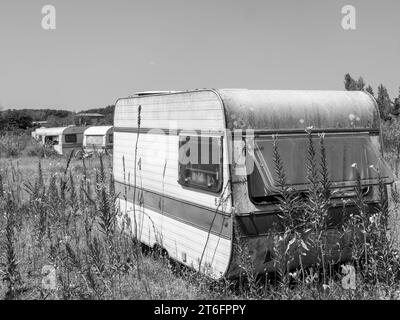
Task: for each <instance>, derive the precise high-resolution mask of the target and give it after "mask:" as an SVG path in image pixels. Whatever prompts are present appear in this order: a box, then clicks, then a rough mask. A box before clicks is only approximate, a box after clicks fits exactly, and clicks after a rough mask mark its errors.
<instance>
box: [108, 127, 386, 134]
mask: <svg viewBox="0 0 400 320" xmlns="http://www.w3.org/2000/svg"><path fill="white" fill-rule="evenodd" d="M247 130H251V131H252V133H251V134H250V133H249V132H247ZM247 130H244V129H243V130H242V129H234V130H232V131H231V133H230V134H232V135H233V134H237V133H238V132H240V133H241V134H242V135H243V136H246V135H247V134H249V135H255V136H258V135H270V134H277V133H279V134H305V133H306V130H305V129H262V130H260V129H247ZM150 131H152V134H162V135H179V134H180V133H181V132H196V133H202V134H204V135H207V134H215V135H224V133H225V132H224V131H223V130H202V129H197V130H196V129H193V130H189V129H165V128H133V127H115V128H114V132H127V133H149V132H150ZM228 132H229V131H228ZM311 132H312V133H368V134H372V135H374V134H375V135H378V134H379V133H380V130H379V129H375V128H334V129H332V128H326V129H322V128H315V129H312V130H311Z"/></svg>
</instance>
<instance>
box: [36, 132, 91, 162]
mask: <svg viewBox="0 0 400 320" xmlns="http://www.w3.org/2000/svg"><path fill="white" fill-rule="evenodd" d="M87 128H88V127H82V126H68V127H56V128H44V127H42V128H38V129H36V130H35V131H34V132H32V137H33V138H34V139H35V140H37V141H39V142H40V143H42V144H43V145H49V146H52V147H53V148H54V150H55V151H56V152H57V153H59V154H62V155H67V156H68V155H70V153H71V151H72V152H74V153H75V152H78V151H80V150H82V144H83V132H84V131H85V130H86V129H87Z"/></svg>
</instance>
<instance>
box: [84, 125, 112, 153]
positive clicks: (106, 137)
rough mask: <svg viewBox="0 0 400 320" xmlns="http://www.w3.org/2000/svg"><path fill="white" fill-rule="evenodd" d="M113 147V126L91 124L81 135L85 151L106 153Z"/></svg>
mask: <svg viewBox="0 0 400 320" xmlns="http://www.w3.org/2000/svg"><path fill="white" fill-rule="evenodd" d="M112 148H113V126H92V127H89V128H88V129H86V131H85V133H84V136H83V149H84V151H85V153H92V152H98V153H108V152H111V151H112Z"/></svg>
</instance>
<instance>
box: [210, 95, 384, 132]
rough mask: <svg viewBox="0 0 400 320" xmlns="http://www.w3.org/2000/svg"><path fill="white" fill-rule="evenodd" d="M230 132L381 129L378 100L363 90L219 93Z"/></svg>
mask: <svg viewBox="0 0 400 320" xmlns="http://www.w3.org/2000/svg"><path fill="white" fill-rule="evenodd" d="M215 91H216V92H217V93H218V95H219V96H220V98H221V100H222V101H223V104H224V108H225V115H226V125H227V128H228V129H231V130H234V129H256V130H257V129H258V130H272V131H277V130H279V131H280V130H296V129H297V130H300V129H301V130H304V129H305V128H307V127H310V126H312V127H313V128H314V129H319V128H320V129H333V130H335V129H369V130H371V129H372V130H378V129H379V124H380V122H379V111H378V107H377V104H376V102H375V99H374V98H373V97H372V96H371V95H369V94H367V93H365V92H362V91H317V90H315V91H303V90H247V89H220V90H215Z"/></svg>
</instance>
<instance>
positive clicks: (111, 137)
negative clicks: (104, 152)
mask: <svg viewBox="0 0 400 320" xmlns="http://www.w3.org/2000/svg"><path fill="white" fill-rule="evenodd" d="M108 142H109V143H113V142H114V136H113V135H112V134H109V135H108Z"/></svg>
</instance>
